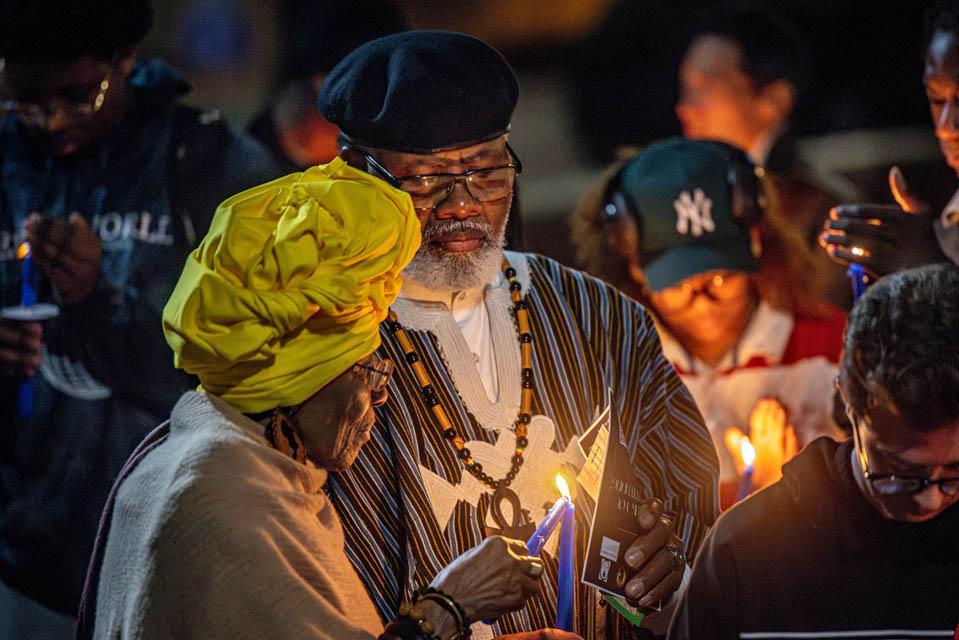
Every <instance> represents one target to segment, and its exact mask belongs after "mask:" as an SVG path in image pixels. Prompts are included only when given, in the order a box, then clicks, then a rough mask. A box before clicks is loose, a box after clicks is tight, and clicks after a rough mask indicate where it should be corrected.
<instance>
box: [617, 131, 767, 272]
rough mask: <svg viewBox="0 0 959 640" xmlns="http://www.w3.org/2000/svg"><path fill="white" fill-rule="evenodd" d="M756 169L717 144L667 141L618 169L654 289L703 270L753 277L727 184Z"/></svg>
mask: <svg viewBox="0 0 959 640" xmlns="http://www.w3.org/2000/svg"><path fill="white" fill-rule="evenodd" d="M740 167H742V168H743V169H748V170H749V171H750V172H751V171H752V169H753V167H752V164H751V163H749V161H748V160H747V159H746V157H745V155H744V154H742V152H741V151H739V150H738V149H735V148H733V147H731V146H729V145H727V144H724V143H722V142H713V141H703V140H686V139H682V138H672V139H669V140H665V141H663V142H659V143H657V144H654V145H651V146H649V147H647V148H646V149H644V150H643V151H642V152H640V153H639V154H638V155H637V156H636V157H635V158H633V159H632V160H630V161H629V162H628V163H627V164H626V165H625V166H624V167H623V169H622V170H621V172H620V179H619V180H620V181H619V189H620V192H621V193H622V195H623V197H624V198H625V199H626V201H627V203H628V204H629V205H630V207H631V208H632V209H633V211H634V213H635V215H636V219H637V225H638V228H639V243H640V247H639V262H640V265H641V266H642V269H643V273H644V274H645V276H646V280H647V283H648V284H649V286H650V288H651V289H652V290H653V291H660V290H662V289H666V288H669V287H672V286H675V285H677V284H679V283H680V282H682V281H683V280H685V279H686V278H689V277H691V276H694V275H698V274H700V273H706V272H708V271H738V272H743V273H754V272H755V271H756V260H755V258H754V257H753V252H752V245H751V242H750V233H749V228H748V224H747V223H745V222H744V221H743V220H739V219H737V218H736V216H735V215H734V212H733V196H732V186H731V185H732V180H733V176H734V175H735V172H736V170H737V169H739V168H740Z"/></svg>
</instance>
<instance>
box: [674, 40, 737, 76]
mask: <svg viewBox="0 0 959 640" xmlns="http://www.w3.org/2000/svg"><path fill="white" fill-rule="evenodd" d="M741 62H742V49H741V47H740V46H739V45H738V44H737V43H736V42H735V41H733V40H731V39H729V38H725V37H723V36H718V35H712V34H706V35H701V36H698V37H697V38H696V39H695V40H693V42H692V44H691V45H690V46H689V49H688V50H687V51H686V55H685V56H684V58H683V65H682V66H683V71H684V72H687V73H696V74H701V75H704V76H708V77H722V76H728V75H732V74H735V73H737V72H738V73H743V72H742V70H741V67H740V63H741ZM743 75H745V74H744V73H743Z"/></svg>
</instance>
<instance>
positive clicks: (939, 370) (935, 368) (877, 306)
mask: <svg viewBox="0 0 959 640" xmlns="http://www.w3.org/2000/svg"><path fill="white" fill-rule="evenodd" d="M957 291H959V267H956V266H954V265H936V266H929V267H922V268H919V269H913V270H909V271H903V272H899V273H896V274H894V275H891V276H888V277H887V278H885V279H884V280H880V281H879V282H878V283H877V284H875V285H873V286H872V287H870V288H869V289H868V290H867V291H866V293H865V295H864V296H863V297H862V298H861V299H860V301H859V303H858V304H857V305H856V306H855V308H854V309H853V311H852V313H851V314H850V316H849V326H848V328H847V330H846V334H845V345H844V351H843V356H842V362H841V365H840V373H839V378H838V386H839V389H840V391H841V394H842V400H843V402H844V404H845V407H846V412H847V413H848V415H849V419H850V421H851V422H852V424H853V434H854V437H853V438H852V439H850V440H847V441H845V442H843V443H837V442H834V441H832V440H829V439H827V438H821V439H819V440H816V441H815V442H813V443H811V444H810V445H809V446H807V447H806V449H805V450H804V451H803V452H802V453H800V454H799V455H798V456H797V457H796V458H795V459H793V461H792V462H790V463H789V464H787V465H786V467H785V469H784V471H783V478H782V480H780V481H779V482H777V483H776V484H774V485H772V486H771V487H769V488H768V489H766V490H765V491H762V492H760V493H758V494H756V495H755V496H753V497H752V498H750V499H749V500H746V501H745V502H742V503H740V504H739V505H737V506H735V507H734V508H733V509H731V510H730V511H728V512H727V513H726V514H725V515H724V516H723V517H722V518H720V519H719V521H718V522H717V523H716V526H715V527H714V528H713V530H712V531H711V532H710V534H709V537H708V538H707V540H706V543H705V545H704V547H703V552H702V554H701V555H700V557H699V558H698V559H697V562H696V565H695V567H694V568H693V573H692V577H691V579H690V583H689V589H688V590H687V592H686V595H685V598H684V599H683V601H682V602H681V604H680V606H679V609H678V610H677V614H676V617H675V619H674V621H673V627H672V630H671V633H670V638H673V639H675V640H686V639H695V640H711V639H716V640H719V639H726V638H728V639H734V638H747V637H748V638H787V637H804V638H840V637H842V638H852V637H856V638H867V637H868V638H893V637H895V638H906V639H908V638H943V639H951V638H953V632H954V630H955V628H956V624H957V622H959V606H957V603H959V582H957V581H956V575H959V536H957V535H956V532H957V531H959V507H957V506H956V504H957V503H959V346H957V344H956V335H957V333H959V304H957V300H959V298H957V296H956V292H957Z"/></svg>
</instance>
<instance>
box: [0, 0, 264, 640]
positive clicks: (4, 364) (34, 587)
mask: <svg viewBox="0 0 959 640" xmlns="http://www.w3.org/2000/svg"><path fill="white" fill-rule="evenodd" d="M151 22H152V19H151V9H150V3H149V0H11V1H9V2H4V3H3V4H2V6H0V59H2V63H0V176H2V177H0V307H8V306H16V305H17V304H19V303H20V298H21V291H22V284H23V283H22V282H21V281H22V277H21V276H22V274H23V273H24V272H25V270H24V269H23V268H22V263H21V262H20V260H18V257H17V250H18V248H20V247H21V246H23V245H22V243H23V242H24V241H27V242H29V243H30V248H31V261H32V265H33V267H34V269H33V270H32V273H33V279H32V281H31V282H30V284H32V285H33V287H34V289H35V290H36V291H37V292H38V294H39V297H40V301H41V302H55V303H56V304H58V305H59V307H60V315H59V316H58V317H57V318H55V319H53V320H50V321H48V322H46V323H45V324H43V325H41V324H40V323H39V322H27V321H15V320H10V319H0V580H2V582H0V611H2V612H3V614H0V637H11V638H14V637H15V638H27V637H38V636H42V637H47V638H61V637H71V636H72V635H73V631H72V627H73V624H74V620H75V615H76V610H77V606H78V604H79V598H80V591H81V589H82V587H83V575H84V572H85V571H86V566H87V559H88V558H89V555H90V550H91V549H92V545H93V540H94V537H95V535H96V526H97V517H98V514H99V513H100V511H101V509H102V508H103V503H104V501H105V500H106V497H107V494H108V493H109V491H110V486H111V484H112V482H113V480H114V478H115V477H116V474H117V472H118V471H120V469H121V467H122V466H123V462H124V461H125V460H126V458H127V456H129V455H130V452H131V451H132V450H133V448H134V447H135V446H136V443H137V442H138V441H139V440H140V439H141V438H142V437H143V436H144V435H146V434H147V433H149V431H150V430H151V429H153V427H155V426H156V424H157V423H158V422H159V421H160V420H162V419H163V417H164V416H166V415H168V414H169V411H170V409H171V408H172V407H173V405H174V403H175V402H176V400H177V398H179V397H180V395H181V394H182V393H183V392H184V391H185V390H187V389H189V388H191V387H194V386H195V385H196V381H195V380H193V379H192V378H191V377H190V376H187V375H185V374H182V373H181V372H177V371H176V370H175V369H174V368H173V367H172V366H171V363H170V357H169V349H168V348H167V346H166V344H165V343H164V341H163V335H162V332H161V330H160V312H161V310H162V308H163V304H164V303H165V301H166V299H167V298H168V297H169V295H170V292H171V291H172V290H173V285H174V284H175V283H176V278H177V276H178V275H179V272H180V269H181V267H182V265H183V262H184V260H185V259H186V257H187V255H188V254H189V252H190V251H192V250H193V249H194V248H195V246H196V243H197V240H198V239H199V238H201V237H202V236H203V234H204V233H205V232H206V229H207V227H208V226H209V223H210V216H211V215H212V213H213V211H214V210H215V209H216V206H217V204H219V203H220V202H221V201H222V200H223V199H224V198H226V197H228V196H230V195H232V194H234V193H237V192H238V191H241V190H243V189H246V188H248V187H251V186H253V185H255V184H259V183H261V182H266V181H267V180H271V179H273V178H276V177H278V176H279V175H281V174H282V170H281V169H280V167H279V166H278V165H277V164H276V163H274V162H273V160H272V159H271V158H270V156H269V154H268V153H267V152H266V150H265V149H263V148H262V147H260V146H259V145H258V144H256V143H255V142H253V141H252V140H250V139H248V138H245V137H243V136H238V135H236V134H235V133H233V132H232V131H230V129H229V128H228V127H227V126H226V124H225V123H224V122H223V121H222V120H221V119H220V118H219V117H218V115H217V114H215V113H212V112H203V111H201V110H199V109H196V108H193V107H188V106H186V105H183V104H181V102H180V100H181V98H182V97H183V96H184V95H185V94H187V93H188V92H189V90H190V86H189V84H187V83H186V82H185V81H184V80H182V79H181V78H179V77H178V76H177V75H176V74H175V73H174V72H173V71H172V70H171V69H170V68H169V67H168V66H167V65H166V64H165V63H163V62H162V61H161V60H157V59H144V58H141V57H140V56H139V52H140V42H141V41H142V40H143V38H144V37H145V36H146V34H147V32H148V30H149V29H150V26H151ZM27 379H32V388H33V397H32V410H31V411H29V412H18V410H17V407H18V401H17V396H16V394H17V389H19V388H20V386H21V384H22V383H23V382H24V381H25V380H27ZM21 413H22V415H21ZM26 413H29V415H26Z"/></svg>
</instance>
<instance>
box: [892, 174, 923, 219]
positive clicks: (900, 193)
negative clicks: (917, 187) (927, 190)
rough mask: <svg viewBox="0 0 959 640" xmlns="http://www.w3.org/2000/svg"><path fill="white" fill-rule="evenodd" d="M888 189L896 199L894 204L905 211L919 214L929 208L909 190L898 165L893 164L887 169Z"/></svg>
mask: <svg viewBox="0 0 959 640" xmlns="http://www.w3.org/2000/svg"><path fill="white" fill-rule="evenodd" d="M889 189H890V190H891V191H892V197H893V198H895V199H896V204H898V205H899V206H900V207H902V209H903V211H905V212H906V213H917V214H919V213H926V211H928V210H929V205H927V204H926V203H925V202H924V201H923V200H921V199H919V198H917V197H915V196H914V195H913V194H911V193H910V192H909V187H908V186H906V178H905V176H903V175H902V171H901V170H900V169H899V167H896V166H894V167H892V168H891V169H890V170H889Z"/></svg>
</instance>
